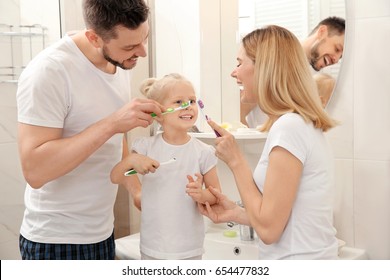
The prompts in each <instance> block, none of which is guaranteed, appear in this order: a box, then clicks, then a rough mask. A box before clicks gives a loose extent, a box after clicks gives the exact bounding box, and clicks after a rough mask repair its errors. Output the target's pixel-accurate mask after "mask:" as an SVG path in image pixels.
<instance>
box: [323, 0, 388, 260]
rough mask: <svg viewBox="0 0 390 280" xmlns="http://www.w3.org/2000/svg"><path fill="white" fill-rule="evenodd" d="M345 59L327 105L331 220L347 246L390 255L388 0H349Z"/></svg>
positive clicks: (373, 256) (371, 255) (385, 256)
mask: <svg viewBox="0 0 390 280" xmlns="http://www.w3.org/2000/svg"><path fill="white" fill-rule="evenodd" d="M346 2H347V34H346V46H345V49H344V58H343V65H342V68H341V73H340V79H339V83H338V85H337V88H336V93H335V98H334V99H333V100H332V102H331V104H330V108H329V111H330V112H331V113H332V115H333V116H334V117H336V118H337V119H338V120H340V121H341V125H340V127H338V128H337V129H335V130H334V131H332V132H330V133H329V139H330V140H331V142H332V144H333V147H334V150H335V157H336V166H337V172H336V182H337V185H336V193H337V195H336V201H335V209H336V213H335V225H336V227H337V229H338V232H339V233H338V234H339V237H340V238H341V239H344V240H345V241H346V242H347V244H348V246H352V247H358V248H363V249H365V250H366V251H367V253H368V256H369V258H371V259H390V238H389V236H390V146H389V144H388V143H390V130H389V127H390V79H389V77H390V70H389V69H390V57H389V56H388V55H386V53H387V52H388V46H389V44H390V2H389V1H388V0H376V1H369V0H355V1H354V0H348V1H346Z"/></svg>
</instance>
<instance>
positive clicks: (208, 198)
mask: <svg viewBox="0 0 390 280" xmlns="http://www.w3.org/2000/svg"><path fill="white" fill-rule="evenodd" d="M195 176H196V177H197V179H196V181H194V179H193V178H192V177H191V176H189V175H188V176H187V178H188V181H189V183H188V184H187V190H186V191H187V193H188V195H190V196H191V197H192V199H194V200H195V201H196V202H198V203H202V204H205V203H206V202H208V203H209V204H210V205H213V204H214V203H216V202H217V198H216V197H215V196H214V194H212V193H211V192H210V190H209V189H208V188H209V187H210V186H211V187H213V188H214V189H216V190H218V191H219V192H221V185H220V183H219V179H218V175H217V167H216V166H214V167H213V168H211V169H210V170H209V171H208V172H207V173H206V174H204V176H202V175H201V174H199V173H196V174H195ZM203 182H204V185H205V187H206V188H205V189H203V188H202V186H203Z"/></svg>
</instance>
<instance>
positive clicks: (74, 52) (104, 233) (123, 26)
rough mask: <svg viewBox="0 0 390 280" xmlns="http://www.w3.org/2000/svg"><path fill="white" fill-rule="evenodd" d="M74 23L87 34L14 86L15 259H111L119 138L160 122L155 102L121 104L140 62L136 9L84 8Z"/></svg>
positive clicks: (142, 20) (44, 56) (60, 47)
mask: <svg viewBox="0 0 390 280" xmlns="http://www.w3.org/2000/svg"><path fill="white" fill-rule="evenodd" d="M83 13H84V20H85V24H86V27H87V29H86V30H84V31H80V32H77V33H75V34H73V35H71V36H65V37H64V38H62V39H61V40H60V41H59V42H58V43H56V44H53V45H52V46H50V47H48V48H47V49H45V50H44V51H43V52H41V53H40V54H39V55H38V56H37V57H35V58H34V59H33V60H32V61H31V62H30V63H29V65H28V66H27V68H26V69H25V70H24V72H23V73H22V75H21V77H20V80H19V85H18V92H17V105H18V122H19V126H18V133H19V135H18V145H19V153H20V159H21V165H22V169H23V174H24V177H25V179H26V181H27V187H26V191H25V205H26V210H25V213H24V218H23V222H22V225H21V230H20V233H21V234H20V252H21V256H22V259H114V257H115V243H114V236H113V222H114V216H113V206H114V203H115V198H116V193H117V186H115V185H113V184H112V183H111V182H110V171H111V168H112V167H113V166H114V165H115V164H116V163H117V162H118V161H119V160H120V159H121V156H122V148H124V149H126V148H127V146H126V143H125V142H123V133H125V132H127V131H129V130H131V129H133V128H135V127H139V126H142V127H147V126H149V125H150V124H151V123H152V122H153V118H152V117H151V115H150V113H151V112H154V113H156V114H157V115H158V116H160V114H161V107H160V105H158V104H157V103H156V102H153V101H150V100H139V99H135V100H132V101H131V102H128V99H129V98H128V96H129V93H130V79H129V75H128V72H127V71H126V70H129V69H132V68H134V67H135V66H136V64H137V59H138V58H139V57H145V56H146V41H147V38H148V34H149V25H148V21H147V18H148V14H149V8H148V7H147V5H146V4H145V2H144V1H143V0H107V1H98V0H84V1H83ZM128 187H129V186H128Z"/></svg>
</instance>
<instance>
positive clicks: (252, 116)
mask: <svg viewBox="0 0 390 280" xmlns="http://www.w3.org/2000/svg"><path fill="white" fill-rule="evenodd" d="M344 35H345V20H344V19H342V18H339V17H328V18H325V19H323V20H322V21H320V22H319V23H318V24H317V26H316V27H315V28H314V29H313V30H312V31H311V32H310V34H309V36H308V37H307V38H306V39H305V40H303V41H302V42H301V45H302V48H303V50H304V52H305V54H306V56H307V59H308V62H309V64H310V65H311V66H312V69H313V70H314V71H320V70H321V69H323V68H324V67H327V66H330V65H333V64H336V63H338V62H339V60H340V58H341V57H342V54H343V50H344ZM233 75H234V73H232V76H233ZM233 77H234V76H233ZM267 118H268V117H267V116H266V115H265V114H264V113H263V112H262V111H261V110H260V108H259V107H258V105H257V104H256V103H242V102H240V120H241V122H242V123H243V124H245V125H247V126H248V127H252V128H255V127H257V126H258V125H261V124H262V123H263V122H264V121H265V120H266V119H267Z"/></svg>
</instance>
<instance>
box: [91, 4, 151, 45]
mask: <svg viewBox="0 0 390 280" xmlns="http://www.w3.org/2000/svg"><path fill="white" fill-rule="evenodd" d="M83 15H84V21H85V25H86V27H87V28H88V29H93V30H94V31H95V32H96V34H98V35H99V36H100V37H102V38H103V40H105V41H106V40H110V39H114V38H116V36H117V34H116V27H117V26H124V27H126V28H129V29H137V28H138V27H139V26H140V25H141V24H142V23H144V22H145V21H146V20H147V19H148V15H149V7H148V6H147V5H146V3H145V1H144V0H84V1H83Z"/></svg>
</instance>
